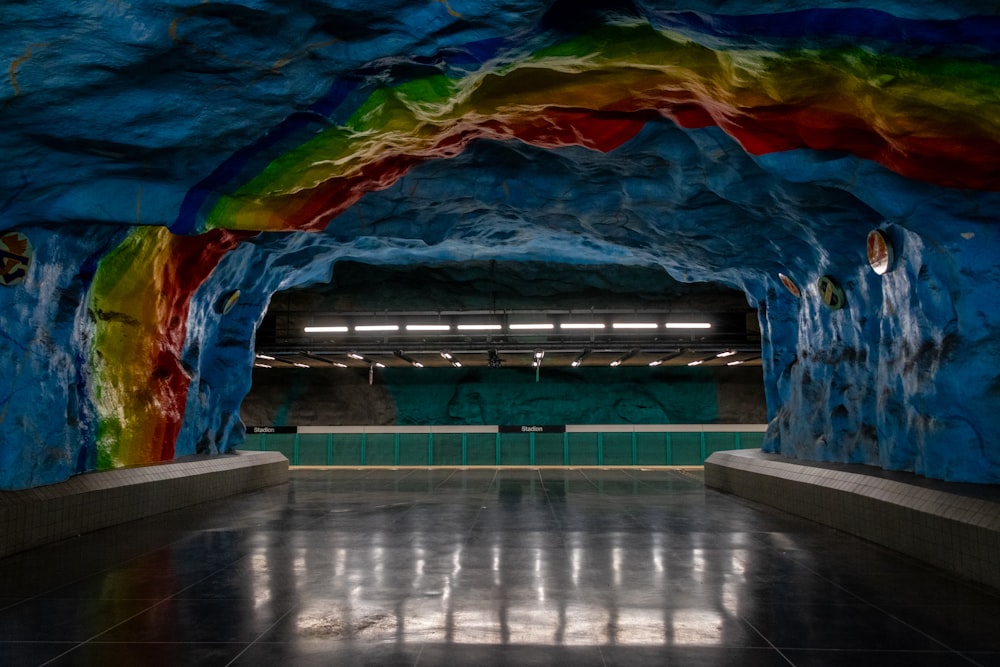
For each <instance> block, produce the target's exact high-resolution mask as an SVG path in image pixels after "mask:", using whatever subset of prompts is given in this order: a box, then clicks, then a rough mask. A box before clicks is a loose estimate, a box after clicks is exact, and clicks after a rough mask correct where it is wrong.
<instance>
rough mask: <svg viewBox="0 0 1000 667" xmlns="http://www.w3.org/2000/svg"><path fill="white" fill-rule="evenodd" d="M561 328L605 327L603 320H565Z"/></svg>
mask: <svg viewBox="0 0 1000 667" xmlns="http://www.w3.org/2000/svg"><path fill="white" fill-rule="evenodd" d="M559 328H560V329H603V328H604V324H603V323H602V322H563V323H562V324H560V325H559Z"/></svg>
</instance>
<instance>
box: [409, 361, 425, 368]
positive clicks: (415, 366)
mask: <svg viewBox="0 0 1000 667" xmlns="http://www.w3.org/2000/svg"><path fill="white" fill-rule="evenodd" d="M411 363H412V364H413V367H414V368H423V367H424V365H423V364H422V363H420V362H419V361H414V362H411Z"/></svg>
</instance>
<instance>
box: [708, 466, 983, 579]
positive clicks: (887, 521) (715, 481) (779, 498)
mask: <svg viewBox="0 0 1000 667" xmlns="http://www.w3.org/2000/svg"><path fill="white" fill-rule="evenodd" d="M845 468H864V466H831V465H826V464H816V465H812V464H809V463H808V462H800V461H792V460H790V459H787V458H784V457H781V456H776V455H773V454H765V453H762V452H761V451H760V450H759V449H756V450H739V451H725V452H716V453H714V454H712V455H711V456H710V457H709V458H708V459H707V460H706V461H705V485H706V486H708V487H711V488H715V489H719V490H721V491H725V492H727V493H732V494H734V495H737V496H741V497H743V498H747V499H749V500H753V501H756V502H759V503H763V504H766V505H770V506H772V507H776V508H778V509H781V510H784V511H786V512H790V513H792V514H797V515H799V516H802V517H805V518H807V519H810V520H812V521H816V522H818V523H822V524H825V525H828V526H831V527H833V528H836V529H838V530H842V531H844V532H846V533H850V534H852V535H856V536H858V537H861V538H863V539H866V540H869V541H871V542H875V543H877V544H881V545H883V546H886V547H888V548H890V549H893V550H895V551H899V552H901V553H904V554H907V555H909V556H911V557H913V558H917V559H919V560H922V561H925V562H927V563H930V564H932V565H935V566H937V567H940V568H942V569H945V570H949V571H951V572H953V573H955V574H957V575H959V576H961V577H964V578H966V579H969V580H972V581H976V582H979V583H983V584H987V585H989V586H993V587H994V588H998V589H1000V502H998V499H997V494H996V493H995V492H996V491H997V490H996V489H995V488H994V487H986V488H983V489H981V490H977V489H972V490H971V491H969V490H968V488H967V487H970V486H973V485H967V484H962V485H955V486H956V488H960V487H966V489H965V491H963V492H951V491H950V490H949V489H948V488H940V487H948V485H947V484H945V483H943V482H931V481H929V480H922V478H914V481H915V482H917V483H908V482H907V481H906V479H905V478H906V475H905V474H898V475H897V474H894V473H889V474H881V473H882V471H878V470H876V471H874V473H873V474H865V473H864V472H854V471H850V470H845ZM887 477H897V479H892V478H887ZM899 478H902V481H901V480H900V479H899ZM934 487H938V488H934ZM977 491H979V492H977ZM990 496H992V497H990Z"/></svg>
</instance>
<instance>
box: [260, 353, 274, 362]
mask: <svg viewBox="0 0 1000 667" xmlns="http://www.w3.org/2000/svg"><path fill="white" fill-rule="evenodd" d="M257 358H258V359H267V360H268V361H274V357H269V356H267V355H266V354H258V355H257Z"/></svg>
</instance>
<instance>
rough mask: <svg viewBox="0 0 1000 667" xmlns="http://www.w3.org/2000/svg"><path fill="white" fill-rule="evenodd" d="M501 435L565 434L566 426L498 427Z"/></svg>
mask: <svg viewBox="0 0 1000 667" xmlns="http://www.w3.org/2000/svg"><path fill="white" fill-rule="evenodd" d="M497 430H498V431H500V432H501V433H565V432H566V425H565V424H542V425H537V424H536V425H530V426H529V425H517V426H510V425H508V426H498V427H497Z"/></svg>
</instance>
